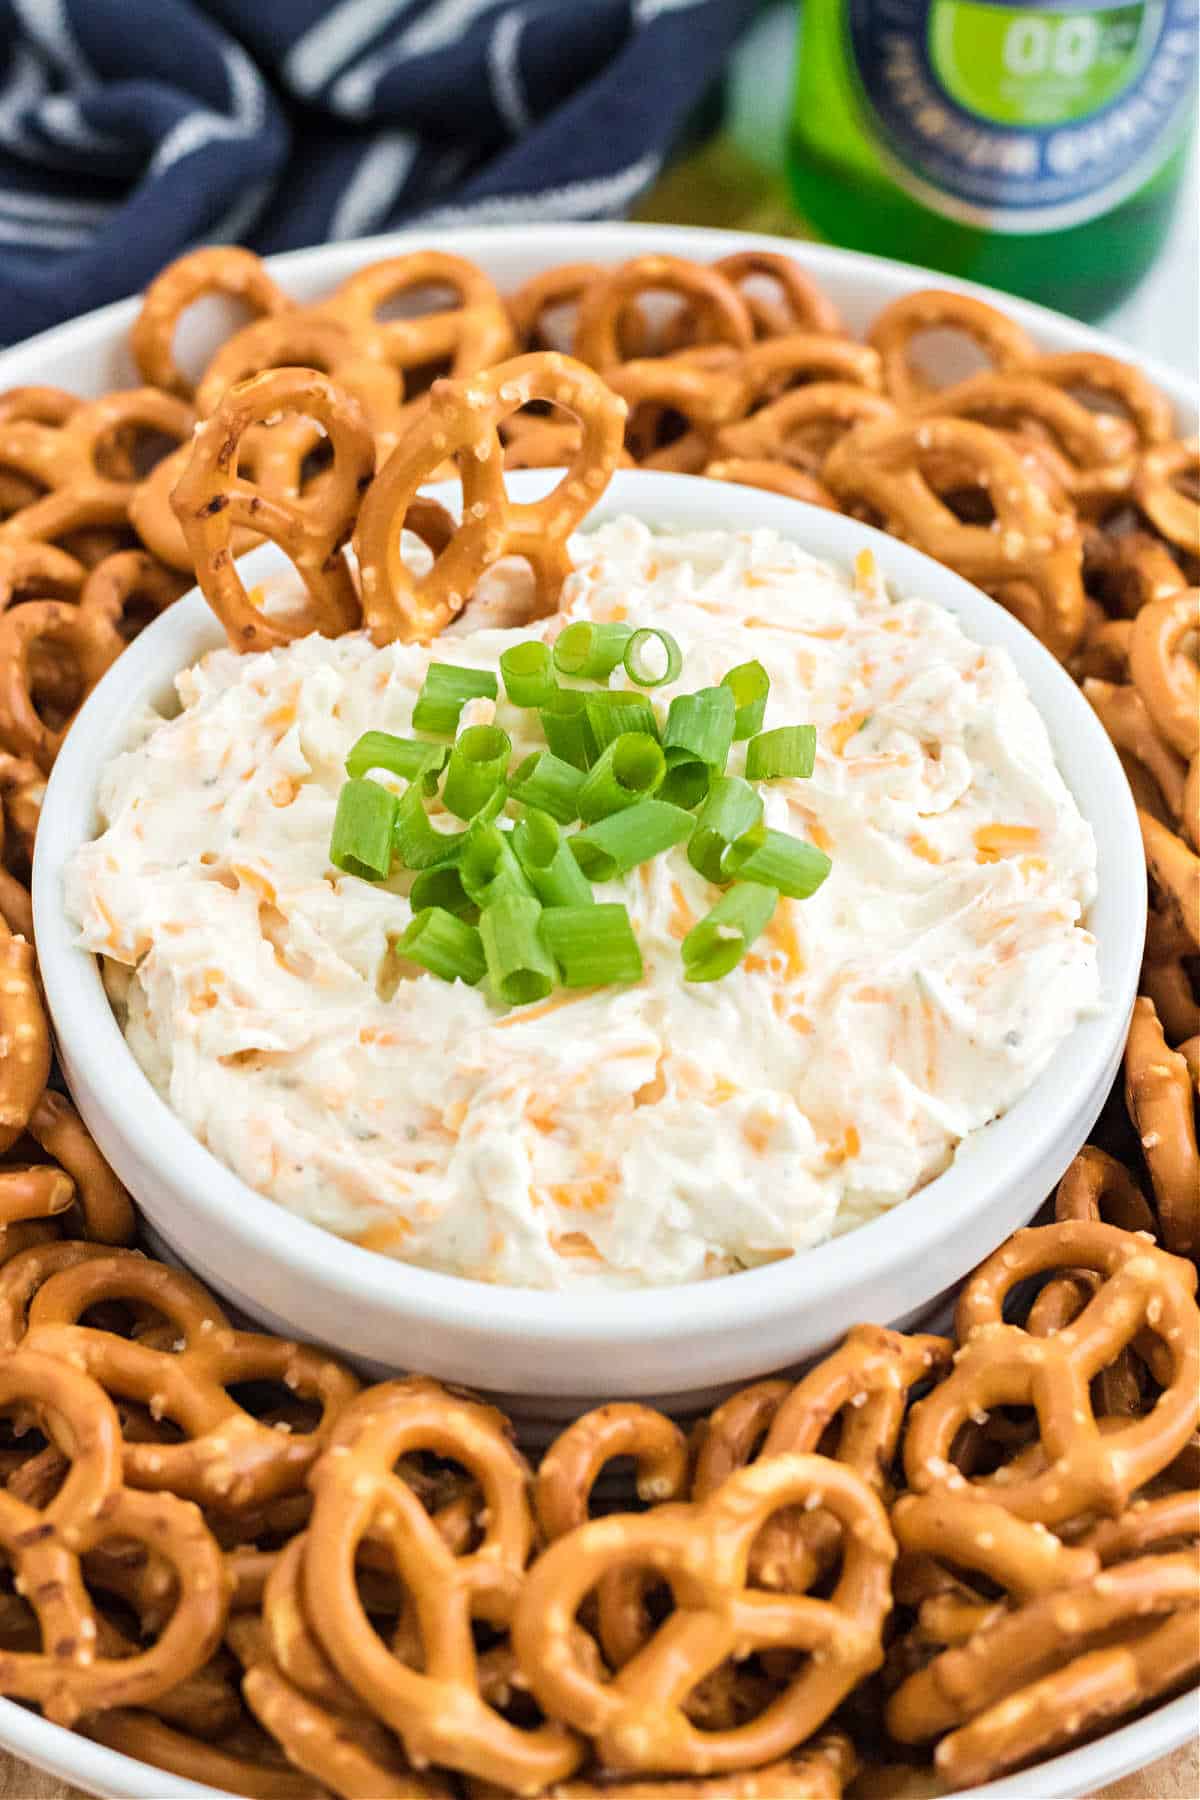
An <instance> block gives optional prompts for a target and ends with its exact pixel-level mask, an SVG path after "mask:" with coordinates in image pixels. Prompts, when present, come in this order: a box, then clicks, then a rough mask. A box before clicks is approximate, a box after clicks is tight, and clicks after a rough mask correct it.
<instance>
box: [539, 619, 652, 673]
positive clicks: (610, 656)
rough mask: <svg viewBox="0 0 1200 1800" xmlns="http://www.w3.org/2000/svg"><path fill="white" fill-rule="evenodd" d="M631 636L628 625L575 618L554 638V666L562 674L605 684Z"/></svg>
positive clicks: (630, 629) (631, 632) (630, 628)
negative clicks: (574, 621) (573, 622)
mask: <svg viewBox="0 0 1200 1800" xmlns="http://www.w3.org/2000/svg"><path fill="white" fill-rule="evenodd" d="M632 636H633V628H632V626H629V625H616V624H594V623H593V622H592V620H590V619H579V620H577V621H576V623H575V624H574V625H567V626H565V627H564V628H563V630H562V631H560V632H559V634H558V637H557V638H556V639H555V642H554V666H555V668H556V669H559V670H561V671H562V673H563V674H564V675H578V676H581V677H582V678H583V679H584V680H585V681H607V680H608V678H609V676H610V675H611V674H612V672H613V670H614V669H615V668H616V666H617V664H618V663H619V662H620V660H621V658H622V657H623V656H624V654H625V646H626V644H627V643H628V642H629V640H630V638H631V637H632Z"/></svg>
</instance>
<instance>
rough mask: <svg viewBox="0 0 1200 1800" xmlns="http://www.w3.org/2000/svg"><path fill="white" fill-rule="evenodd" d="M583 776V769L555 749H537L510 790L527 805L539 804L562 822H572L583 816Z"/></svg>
mask: <svg viewBox="0 0 1200 1800" xmlns="http://www.w3.org/2000/svg"><path fill="white" fill-rule="evenodd" d="M583 780H584V777H583V770H582V769H577V768H576V767H575V765H574V763H569V762H564V761H563V759H562V757H561V756H555V754H554V752H553V750H535V751H534V753H533V755H532V756H527V757H526V758H525V761H524V762H523V763H522V764H521V766H520V768H519V769H518V770H517V772H516V774H515V775H514V776H513V778H512V783H511V789H510V791H511V793H512V797H513V799H514V800H519V801H520V802H521V804H522V805H523V806H533V807H536V808H537V810H538V811H539V812H545V813H549V814H550V817H551V818H552V819H557V820H558V822H559V824H560V825H569V824H570V823H571V820H572V819H577V818H578V817H579V790H580V788H581V787H582V786H583Z"/></svg>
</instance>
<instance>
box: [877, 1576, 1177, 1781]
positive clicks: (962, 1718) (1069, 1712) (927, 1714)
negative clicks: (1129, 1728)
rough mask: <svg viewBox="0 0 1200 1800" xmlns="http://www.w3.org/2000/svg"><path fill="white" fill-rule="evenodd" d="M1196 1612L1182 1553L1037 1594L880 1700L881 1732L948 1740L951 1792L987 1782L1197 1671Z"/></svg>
mask: <svg viewBox="0 0 1200 1800" xmlns="http://www.w3.org/2000/svg"><path fill="white" fill-rule="evenodd" d="M1198 1603H1200V1567H1198V1566H1197V1562H1196V1558H1195V1556H1194V1555H1189V1554H1187V1553H1184V1554H1174V1555H1165V1556H1151V1557H1144V1558H1141V1559H1139V1560H1137V1561H1133V1562H1127V1563H1122V1564H1118V1565H1117V1566H1115V1567H1113V1568H1111V1569H1107V1570H1105V1571H1104V1572H1103V1574H1100V1575H1096V1576H1093V1577H1091V1579H1090V1580H1088V1581H1085V1582H1083V1583H1081V1584H1079V1585H1078V1586H1076V1587H1073V1588H1068V1589H1066V1590H1052V1591H1051V1592H1049V1593H1046V1594H1042V1595H1040V1596H1039V1597H1037V1598H1035V1599H1033V1600H1031V1601H1029V1602H1028V1603H1027V1604H1026V1605H1024V1606H1022V1607H1020V1608H1018V1609H1017V1610H1016V1611H1014V1612H1011V1613H1006V1614H1004V1615H1002V1616H1000V1617H998V1618H995V1619H994V1620H993V1621H992V1622H991V1623H990V1624H989V1625H987V1626H986V1627H985V1628H984V1629H983V1630H982V1631H980V1632H979V1633H978V1634H977V1635H976V1636H975V1637H974V1638H973V1639H972V1640H971V1641H970V1642H969V1643H967V1644H965V1645H962V1646H955V1647H952V1648H950V1649H948V1650H946V1651H945V1652H944V1653H943V1654H942V1655H941V1656H939V1657H938V1658H937V1659H936V1660H935V1661H934V1662H933V1663H932V1664H930V1666H929V1667H928V1668H926V1669H923V1670H921V1671H920V1672H919V1673H917V1674H915V1675H913V1676H911V1677H910V1679H909V1680H908V1681H907V1682H905V1683H904V1685H903V1686H902V1687H901V1688H900V1689H899V1690H898V1692H897V1693H895V1694H893V1695H892V1698H891V1700H890V1701H889V1703H888V1707H887V1714H886V1717H887V1724H888V1729H889V1731H890V1732H891V1733H892V1735H893V1736H894V1737H896V1738H898V1739H899V1740H900V1742H902V1743H921V1742H924V1741H927V1740H928V1739H930V1738H933V1737H937V1736H940V1735H941V1734H942V1733H943V1732H947V1731H949V1732H952V1733H953V1735H952V1736H950V1737H948V1738H944V1739H943V1741H942V1743H940V1744H939V1745H938V1748H937V1750H936V1752H935V1756H934V1760H935V1764H936V1766H937V1767H938V1769H939V1771H940V1772H941V1773H942V1774H943V1776H945V1777H947V1778H948V1779H949V1780H950V1781H951V1782H952V1783H953V1785H955V1786H960V1785H966V1784H968V1783H969V1784H974V1783H975V1782H979V1781H986V1780H987V1779H988V1778H989V1777H990V1776H991V1775H992V1774H994V1773H996V1772H998V1771H1000V1770H1003V1769H1005V1768H1009V1767H1011V1766H1013V1765H1014V1764H1016V1763H1021V1762H1026V1761H1029V1760H1031V1759H1032V1758H1033V1757H1034V1756H1036V1755H1037V1754H1038V1753H1040V1752H1041V1751H1044V1750H1046V1749H1048V1748H1050V1747H1051V1746H1053V1745H1061V1744H1064V1743H1068V1742H1070V1741H1072V1740H1073V1739H1074V1738H1076V1737H1078V1736H1079V1735H1081V1733H1082V1732H1083V1731H1085V1730H1086V1729H1087V1728H1088V1727H1089V1726H1091V1725H1093V1724H1094V1723H1095V1722H1096V1721H1097V1720H1099V1719H1104V1718H1110V1717H1112V1716H1113V1715H1114V1714H1116V1713H1122V1712H1126V1711H1131V1710H1133V1709H1134V1708H1136V1707H1139V1706H1142V1705H1144V1704H1145V1703H1146V1701H1147V1700H1149V1699H1152V1698H1153V1697H1154V1696H1155V1695H1156V1694H1158V1693H1161V1692H1164V1691H1166V1690H1167V1689H1168V1688H1171V1687H1174V1686H1176V1685H1177V1684H1178V1683H1179V1682H1181V1681H1182V1680H1183V1679H1184V1678H1185V1677H1186V1676H1187V1675H1188V1674H1189V1673H1190V1672H1191V1671H1192V1670H1193V1669H1194V1668H1195V1667H1196V1666H1197V1665H1200V1633H1198V1632H1197V1612H1196V1607H1197V1604H1198ZM1118 1632H1119V1633H1120V1634H1121V1635H1120V1636H1118V1637H1116V1641H1115V1642H1114V1633H1118ZM956 1727H957V1728H959V1729H955V1728H956ZM963 1727H965V1729H963Z"/></svg>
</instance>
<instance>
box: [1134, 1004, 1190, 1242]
mask: <svg viewBox="0 0 1200 1800" xmlns="http://www.w3.org/2000/svg"><path fill="white" fill-rule="evenodd" d="M1125 1104H1126V1106H1127V1108H1128V1109H1129V1117H1130V1118H1131V1120H1132V1121H1133V1126H1134V1129H1135V1131H1136V1132H1137V1134H1138V1139H1139V1141H1140V1143H1141V1146H1142V1154H1143V1155H1144V1156H1145V1158H1146V1167H1147V1169H1148V1171H1149V1174H1150V1181H1151V1185H1152V1186H1153V1189H1154V1203H1155V1207H1156V1209H1157V1212H1158V1217H1159V1220H1160V1222H1161V1224H1162V1234H1163V1242H1164V1243H1165V1244H1166V1246H1167V1248H1168V1249H1169V1250H1174V1251H1177V1252H1178V1253H1179V1254H1180V1255H1183V1256H1188V1255H1193V1254H1195V1252H1196V1250H1197V1249H1200V1153H1198V1152H1197V1148H1196V1124H1195V1118H1194V1111H1193V1099H1192V1081H1191V1076H1190V1074H1189V1071H1188V1065H1187V1063H1186V1061H1185V1060H1184V1058H1183V1057H1182V1056H1180V1055H1178V1054H1177V1052H1175V1051H1174V1050H1171V1049H1169V1048H1168V1046H1167V1044H1166V1041H1165V1040H1164V1038H1163V1032H1162V1026H1161V1025H1160V1024H1159V1021H1158V1017H1157V1015H1156V1013H1155V1011H1154V1006H1153V1003H1152V1002H1151V1001H1149V1000H1147V999H1145V998H1142V999H1138V1000H1136V1001H1135V1002H1134V1008H1133V1019H1132V1022H1131V1024H1130V1027H1129V1038H1128V1041H1127V1043H1126V1046H1125Z"/></svg>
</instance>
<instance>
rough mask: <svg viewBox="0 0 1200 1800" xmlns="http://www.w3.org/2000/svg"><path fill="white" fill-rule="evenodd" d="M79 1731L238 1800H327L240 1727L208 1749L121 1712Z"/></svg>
mask: <svg viewBox="0 0 1200 1800" xmlns="http://www.w3.org/2000/svg"><path fill="white" fill-rule="evenodd" d="M80 1730H81V1731H82V1732H83V1734H84V1736H85V1737H89V1738H92V1739H93V1740H94V1741H95V1742H96V1743H97V1744H104V1745H106V1746H107V1747H108V1749H110V1750H119V1751H120V1752H121V1753H122V1754H123V1755H125V1756H132V1757H133V1758H134V1759H135V1760H136V1761H138V1762H144V1763H149V1764H150V1765H151V1767H152V1768H155V1769H165V1770H167V1772H168V1773H169V1774H172V1775H181V1776H182V1777H183V1779H184V1780H185V1781H198V1782H200V1783H201V1785H202V1786H205V1787H211V1788H217V1789H218V1790H219V1791H220V1792H221V1793H223V1794H238V1795H241V1796H242V1797H243V1800H327V1792H326V1789H325V1788H324V1787H322V1786H319V1785H318V1784H317V1783H316V1782H315V1781H314V1780H313V1779H312V1777H311V1776H309V1775H305V1774H304V1773H303V1772H302V1771H301V1770H299V1769H293V1768H291V1767H289V1766H288V1765H287V1764H285V1763H284V1762H283V1761H282V1759H280V1760H278V1761H275V1762H272V1761H271V1760H270V1757H271V1748H272V1744H271V1740H270V1739H269V1738H267V1737H265V1736H264V1735H263V1734H262V1733H260V1732H254V1733H250V1732H247V1731H246V1730H245V1729H244V1728H241V1729H239V1730H238V1731H237V1732H236V1733H231V1734H230V1735H229V1736H228V1737H227V1738H226V1739H225V1740H224V1742H222V1743H220V1744H209V1743H206V1742H205V1741H204V1740H203V1739H202V1738H196V1737H192V1736H190V1735H189V1734H188V1733H187V1732H183V1731H177V1730H175V1729H174V1728H173V1727H172V1726H170V1725H166V1724H164V1723H163V1721H162V1720H161V1719H156V1718H155V1717H154V1716H153V1715H152V1714H151V1713H147V1712H139V1711H137V1710H136V1709H134V1708H126V1707H118V1708H114V1709H113V1711H111V1712H105V1713H100V1714H97V1715H96V1716H95V1717H92V1718H88V1719H85V1720H84V1721H83V1723H82V1724H81V1726H80Z"/></svg>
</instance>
